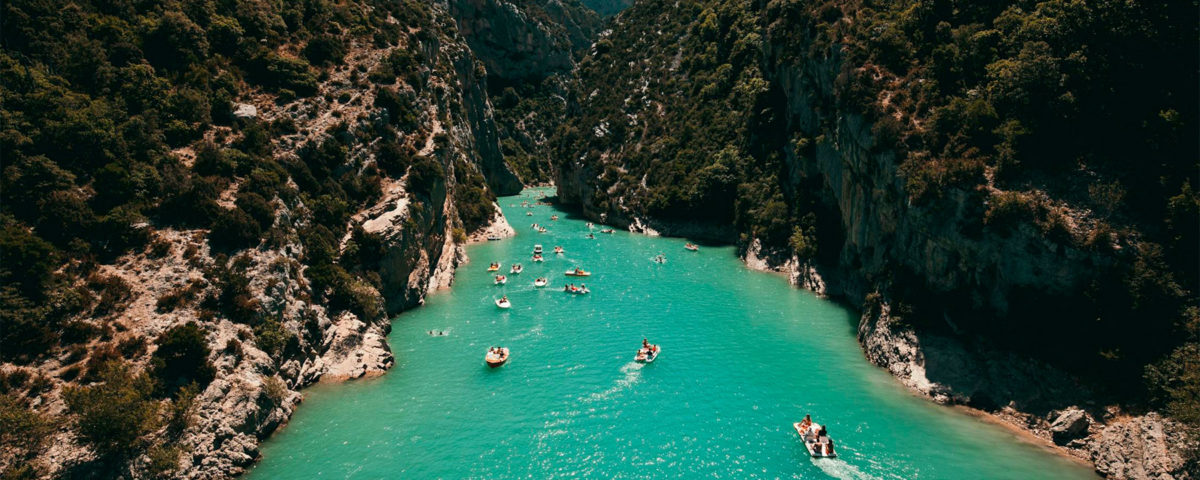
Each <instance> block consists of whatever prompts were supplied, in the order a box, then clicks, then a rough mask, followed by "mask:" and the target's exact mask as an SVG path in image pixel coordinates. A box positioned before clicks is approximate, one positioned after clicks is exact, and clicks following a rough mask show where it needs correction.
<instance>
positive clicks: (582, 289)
mask: <svg viewBox="0 0 1200 480" xmlns="http://www.w3.org/2000/svg"><path fill="white" fill-rule="evenodd" d="M563 292H566V293H573V294H575V295H587V294H589V293H592V291H591V290H588V288H587V286H586V285H583V284H580V285H579V286H578V287H576V286H575V285H567V286H566V287H563Z"/></svg>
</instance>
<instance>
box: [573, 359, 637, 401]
mask: <svg viewBox="0 0 1200 480" xmlns="http://www.w3.org/2000/svg"><path fill="white" fill-rule="evenodd" d="M644 366H645V364H642V363H638V362H629V363H626V364H625V365H624V366H622V367H621V373H623V374H625V376H624V377H621V378H620V379H617V383H616V384H614V385H613V386H612V387H609V389H608V390H605V391H603V392H599V393H593V394H591V395H588V396H587V397H586V398H584V399H583V401H585V402H598V401H601V400H607V399H609V398H612V396H613V395H616V394H618V393H620V392H622V391H624V390H626V389H628V388H629V387H630V386H631V385H633V384H634V382H637V380H638V378H640V377H641V376H642V367H644Z"/></svg>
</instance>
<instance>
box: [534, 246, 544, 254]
mask: <svg viewBox="0 0 1200 480" xmlns="http://www.w3.org/2000/svg"><path fill="white" fill-rule="evenodd" d="M533 253H534V255H541V254H542V246H541V244H538V245H534V246H533Z"/></svg>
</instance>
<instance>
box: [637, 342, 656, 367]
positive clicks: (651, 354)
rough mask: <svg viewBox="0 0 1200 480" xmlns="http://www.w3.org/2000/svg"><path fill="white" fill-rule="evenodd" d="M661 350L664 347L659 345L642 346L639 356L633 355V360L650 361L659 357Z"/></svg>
mask: <svg viewBox="0 0 1200 480" xmlns="http://www.w3.org/2000/svg"><path fill="white" fill-rule="evenodd" d="M660 352H662V348H660V347H659V346H658V345H650V348H645V347H642V348H639V349H638V353H637V356H635V357H633V360H634V361H636V362H640V363H650V362H653V361H654V359H656V358H658V354H659V353H660Z"/></svg>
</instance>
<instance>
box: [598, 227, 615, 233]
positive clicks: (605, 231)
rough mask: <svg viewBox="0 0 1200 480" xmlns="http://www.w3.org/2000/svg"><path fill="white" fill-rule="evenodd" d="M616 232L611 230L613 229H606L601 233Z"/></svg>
mask: <svg viewBox="0 0 1200 480" xmlns="http://www.w3.org/2000/svg"><path fill="white" fill-rule="evenodd" d="M615 231H616V230H613V229H611V228H605V229H603V230H600V233H613V232H615Z"/></svg>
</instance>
